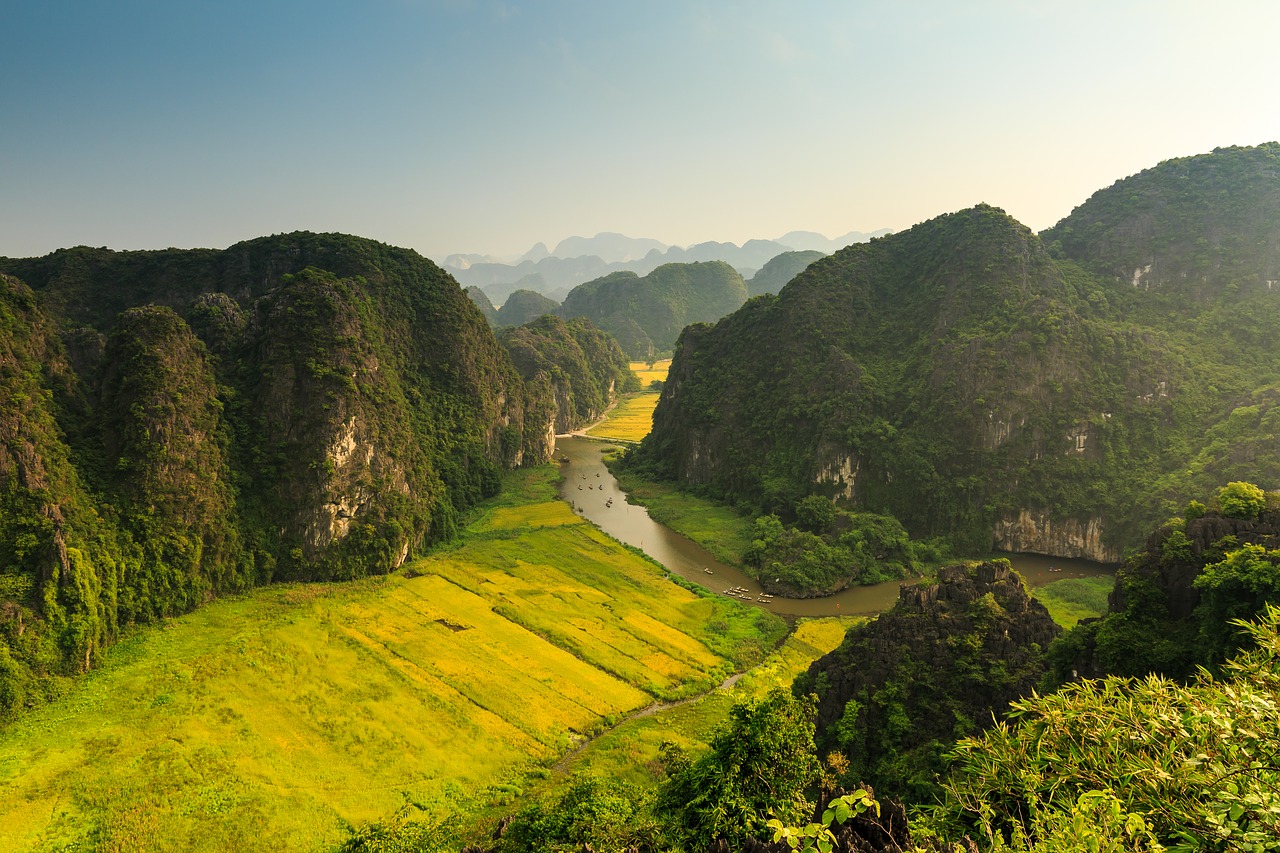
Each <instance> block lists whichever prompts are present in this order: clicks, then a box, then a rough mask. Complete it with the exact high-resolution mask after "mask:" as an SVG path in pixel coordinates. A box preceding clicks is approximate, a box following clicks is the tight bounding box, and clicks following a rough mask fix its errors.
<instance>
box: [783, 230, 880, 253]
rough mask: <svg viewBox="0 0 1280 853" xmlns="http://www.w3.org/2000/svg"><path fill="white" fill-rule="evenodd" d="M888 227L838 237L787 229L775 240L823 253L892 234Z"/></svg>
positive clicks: (851, 232)
mask: <svg viewBox="0 0 1280 853" xmlns="http://www.w3.org/2000/svg"><path fill="white" fill-rule="evenodd" d="M892 233H893V232H892V231H890V230H889V229H888V228H880V229H877V230H875V231H850V232H849V233H848V234H844V235H842V236H840V237H835V238H827V237H824V236H823V235H821V234H819V233H817V232H816V231H788V232H787V233H786V234H783V235H782V236H781V237H779V238H778V239H777V242H779V243H781V244H783V245H784V246H790V247H791V248H792V249H795V250H796V251H817V252H822V253H823V254H824V255H829V254H831V253H832V252H836V251H839V250H840V249H843V248H844V247H845V246H852V245H853V244H854V243H866V242H867V241H869V240H874V239H875V238H876V237H883V236H885V235H886V234H892Z"/></svg>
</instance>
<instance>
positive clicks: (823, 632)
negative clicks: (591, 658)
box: [548, 617, 864, 787]
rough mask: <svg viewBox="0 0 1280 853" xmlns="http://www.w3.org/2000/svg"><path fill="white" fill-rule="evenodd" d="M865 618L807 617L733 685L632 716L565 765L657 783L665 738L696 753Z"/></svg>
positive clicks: (834, 645)
mask: <svg viewBox="0 0 1280 853" xmlns="http://www.w3.org/2000/svg"><path fill="white" fill-rule="evenodd" d="M861 621H864V620H862V619H857V618H850V617H832V618H826V619H812V620H801V621H800V622H799V623H798V624H797V625H796V629H795V631H794V632H793V633H792V634H791V635H790V636H789V637H788V638H787V640H786V642H785V643H783V645H782V646H781V647H779V649H778V650H777V651H776V652H775V653H773V654H771V655H770V656H769V657H768V659H767V660H766V661H765V662H764V663H762V664H760V665H759V666H757V667H755V668H754V669H752V670H751V671H750V672H747V673H746V674H744V675H743V676H742V677H741V678H740V679H738V680H737V681H736V682H735V683H734V684H733V685H732V686H731V687H728V688H726V689H722V690H716V691H715V692H713V693H711V694H709V695H707V696H704V697H702V698H699V699H696V700H694V701H692V702H689V703H686V704H681V705H678V706H675V707H671V708H666V709H664V710H661V711H658V712H657V713H654V714H651V715H647V716H643V717H636V718H635V719H631V720H628V721H627V722H625V723H623V724H622V725H620V726H618V727H616V728H614V729H612V730H611V731H609V732H607V733H606V734H604V735H602V736H601V737H600V738H598V739H597V740H595V741H594V742H592V743H591V744H590V746H588V747H587V748H586V749H584V750H582V751H581V752H580V753H578V754H575V755H574V756H573V758H572V759H571V760H570V761H567V762H564V763H563V765H562V766H561V769H562V770H564V771H566V772H590V773H597V774H600V775H602V776H607V777H610V778H625V779H630V780H631V781H634V782H637V783H646V784H652V783H654V782H655V781H657V778H658V777H656V776H655V775H654V771H653V768H654V766H655V763H656V761H657V759H658V750H659V747H660V746H661V745H662V743H663V742H664V741H670V742H672V743H676V744H679V745H680V746H683V747H685V748H687V749H689V750H691V751H696V750H697V749H699V748H701V747H703V746H705V745H706V744H707V743H709V742H710V739H711V735H712V734H713V732H714V730H715V728H716V727H717V726H718V725H720V724H721V723H723V722H724V721H725V720H727V719H728V715H729V708H730V707H732V705H733V704H734V703H736V702H742V701H745V700H747V699H755V698H761V697H763V696H764V695H765V694H766V693H768V692H769V690H771V689H772V688H774V687H788V686H790V684H791V682H792V681H794V680H795V677H796V676H797V675H798V674H800V673H801V672H804V671H805V670H806V669H808V668H809V664H811V663H813V662H814V661H815V660H817V659H818V658H819V657H821V656H822V655H824V654H826V653H827V652H829V651H832V650H833V649H835V648H836V647H837V646H839V645H840V642H841V641H842V640H843V639H844V635H845V632H846V631H847V630H848V629H849V628H850V627H851V626H852V625H854V624H857V623H858V622H861ZM559 781H562V780H559V779H554V780H552V782H551V783H550V784H549V786H548V787H555V785H556V784H557V783H558V782H559Z"/></svg>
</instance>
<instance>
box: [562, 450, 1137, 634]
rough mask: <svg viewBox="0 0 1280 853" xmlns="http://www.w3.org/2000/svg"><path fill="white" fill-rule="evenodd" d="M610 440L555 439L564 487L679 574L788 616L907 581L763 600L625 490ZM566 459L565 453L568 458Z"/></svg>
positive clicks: (830, 610)
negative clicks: (606, 455) (607, 453)
mask: <svg viewBox="0 0 1280 853" xmlns="http://www.w3.org/2000/svg"><path fill="white" fill-rule="evenodd" d="M609 446H610V445H608V444H606V443H602V442H598V441H593V440H591V439H586V438H577V437H564V436H562V437H560V438H557V439H556V458H557V459H560V460H561V471H562V473H563V474H564V482H563V484H562V485H561V487H560V495H561V497H563V498H564V500H565V501H567V502H568V503H570V504H571V505H572V506H573V507H574V509H575V510H576V511H577V512H578V514H579V515H581V516H582V517H583V518H586V519H588V520H590V521H592V522H593V523H595V524H596V525H597V526H598V527H600V529H602V530H604V531H605V532H606V533H608V534H609V535H610V536H612V537H614V538H615V539H617V540H619V541H620V542H625V543H626V544H628V545H632V546H634V547H636V548H639V549H640V550H642V551H644V552H645V553H646V554H648V555H649V556H650V557H652V558H653V559H655V560H657V561H658V562H659V563H661V564H662V565H664V566H666V567H667V569H669V570H670V571H671V572H673V573H674V574H677V575H679V576H680V577H682V578H685V579H686V580H690V581H693V582H694V583H698V584H701V585H702V586H705V587H707V588H708V589H710V590H712V591H713V592H717V593H722V594H723V593H726V592H727V591H728V590H731V589H735V588H737V589H741V590H744V592H743V593H742V594H741V595H740V596H739V597H740V598H745V599H747V600H750V601H751V602H752V603H754V604H756V605H757V606H759V607H764V608H766V609H768V610H771V611H773V612H774V613H778V614H782V615H787V616H839V615H855V616H856V615H871V614H875V613H880V612H881V611H883V610H887V609H889V608H890V607H891V606H893V603H894V602H895V601H896V600H897V599H898V588H899V587H900V586H901V584H902V583H903V582H902V581H888V582H886V583H881V584H876V585H874V586H859V587H853V588H850V589H847V590H845V591H844V592H840V593H836V594H835V595H830V596H826V597H824V598H809V599H791V598H774V599H770V600H766V601H763V602H762V601H759V599H760V597H761V596H762V595H763V592H764V591H763V590H762V589H761V588H760V584H758V583H756V581H755V580H754V579H753V578H751V577H749V576H748V575H746V574H744V573H743V572H741V571H739V570H738V569H735V568H734V567H732V566H728V565H725V564H724V563H721V562H720V561H719V560H717V559H716V558H715V557H713V556H712V555H711V553H710V552H708V551H707V550H706V549H705V548H703V547H702V546H701V545H699V544H698V543H696V542H694V541H693V540H692V539H689V538H688V537H686V536H682V535H681V534H679V533H676V532H675V531H673V530H671V529H669V528H667V527H664V526H663V525H661V524H658V523H657V522H656V521H654V520H653V519H651V518H649V513H648V511H647V510H645V508H644V507H642V506H637V505H633V504H631V503H629V502H628V501H627V495H626V493H625V492H623V491H622V490H621V489H620V488H618V482H617V480H615V479H614V478H613V475H612V474H611V473H609V469H608V468H606V467H605V465H604V462H603V460H602V458H601V457H602V452H603V450H604V448H606V447H609ZM565 460H567V461H565ZM997 556H1003V557H1008V558H1009V560H1010V561H1011V562H1012V563H1013V567H1014V568H1015V569H1017V570H1018V571H1019V572H1020V573H1022V576H1023V577H1025V578H1026V579H1027V583H1028V584H1030V585H1031V586H1033V587H1034V586H1042V585H1044V584H1046V583H1050V582H1052V581H1055V580H1061V579H1063V578H1071V577H1089V576H1094V575H1106V574H1112V573H1113V572H1114V571H1115V570H1114V568H1112V567H1108V566H1103V565H1100V564H1098V563H1091V562H1088V561H1087V560H1070V559H1060V558H1057V557H1044V556H1042V555H1039V554H1000V555H997Z"/></svg>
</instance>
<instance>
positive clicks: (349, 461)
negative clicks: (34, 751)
mask: <svg viewBox="0 0 1280 853" xmlns="http://www.w3.org/2000/svg"><path fill="white" fill-rule="evenodd" d="M0 270H4V271H7V272H10V273H15V274H18V275H20V276H22V277H24V278H25V279H26V280H27V283H29V284H30V285H31V287H32V289H33V290H34V293H33V292H32V290H29V289H27V288H26V287H24V286H23V285H22V284H21V283H19V282H18V281H16V280H15V279H13V278H9V277H6V278H5V279H4V293H3V299H4V304H3V310H4V323H5V325H6V334H5V335H4V341H5V350H4V352H3V357H4V382H5V385H6V393H7V401H8V402H10V403H12V404H14V405H6V406H5V407H4V411H5V415H4V422H3V424H2V426H3V427H4V429H3V435H0V439H2V440H3V451H2V452H0V486H3V488H4V494H3V498H2V499H0V503H3V505H4V510H3V512H4V518H3V521H4V524H3V525H0V528H2V529H3V533H0V536H2V537H3V539H4V544H2V545H0V554H3V555H4V560H3V561H2V562H0V572H2V575H0V576H2V577H3V578H4V580H3V585H2V586H0V626H2V631H3V636H4V637H5V643H4V645H3V659H2V662H0V681H2V682H3V684H2V685H0V714H7V713H9V712H11V711H12V710H14V709H16V708H18V707H21V706H22V705H24V704H26V703H27V702H30V701H35V700H36V699H38V698H39V696H40V695H41V694H42V693H47V692H48V691H49V690H51V689H53V688H52V687H51V686H50V685H51V684H53V682H52V681H50V679H54V678H56V677H57V676H58V675H59V674H63V673H68V672H75V671H78V670H81V669H84V668H85V667H87V666H88V665H90V664H91V663H92V661H93V659H94V657H95V655H96V653H97V650H98V649H100V648H101V646H102V644H103V643H104V642H106V641H109V640H110V639H111V638H113V637H115V636H116V635H117V634H118V632H119V630H120V629H121V628H122V627H124V626H126V625H129V624H132V623H139V622H146V621H150V620H153V619H156V618H158V617H162V616H169V615H173V614H176V613H181V612H184V611H187V610H190V609H191V608H192V607H195V606H197V605H198V604H200V603H202V602H204V601H206V600H207V599H208V598H209V597H211V596H213V595H216V594H218V593H221V592H225V591H229V590H240V589H244V588H246V587H248V586H250V585H252V584H256V583H262V582H266V581H269V580H273V579H282V578H291V579H326V578H352V577H359V576H362V575H365V574H369V573H382V572H386V571H389V570H390V569H393V568H395V567H396V566H398V565H400V564H401V563H402V562H403V561H404V560H405V559H406V558H407V556H408V555H409V554H411V553H414V552H417V551H420V550H422V549H424V548H425V547H427V546H429V545H430V544H432V543H435V542H439V541H441V540H443V539H446V538H448V537H450V536H451V535H453V533H454V531H455V529H456V526H457V518H458V515H459V513H461V512H463V511H465V510H466V509H467V508H468V507H470V506H473V505H474V504H475V503H476V502H477V501H479V500H481V499H482V498H484V497H486V496H489V495H492V494H494V493H495V492H496V490H497V489H498V486H499V482H500V475H501V471H502V470H503V469H504V468H507V467H510V466H513V465H516V464H520V463H521V462H537V461H541V460H544V459H546V458H547V457H548V455H549V453H550V439H549V435H550V428H551V422H550V419H551V411H552V409H553V406H554V401H553V400H552V399H551V396H550V394H551V391H550V389H549V388H539V387H537V386H536V385H528V386H527V385H526V384H525V382H524V381H523V380H522V379H521V377H520V375H519V374H518V373H517V371H516V369H515V367H514V366H513V364H512V363H511V359H510V357H509V356H508V355H507V353H506V351H505V350H504V349H503V348H502V347H501V346H500V345H499V344H498V342H497V340H496V339H495V338H494V336H493V333H492V332H491V331H490V329H489V327H488V325H487V324H486V323H485V321H484V319H483V318H482V317H481V316H480V313H479V311H478V310H477V309H476V308H475V306H474V305H473V304H472V302H471V301H470V300H469V299H468V298H467V296H466V295H465V294H464V293H463V292H462V290H461V289H460V288H459V287H458V285H457V284H456V283H455V282H454V281H453V280H452V279H450V278H449V277H448V276H447V275H446V274H445V273H443V272H442V271H441V270H440V269H439V268H438V267H436V266H435V265H434V264H432V263H431V262H430V261H427V260H426V259H424V258H421V257H420V256H418V255H417V254H416V253H414V252H412V251H408V250H404V249H396V248H393V247H390V246H385V245H382V244H379V243H375V242H373V241H370V240H362V239H358V238H354V237H346V236H342V235H332V234H327V235H324V234H307V233H298V234H289V235H282V236H277V237H267V238H262V239H259V240H252V241H249V242H246V243H241V244H238V245H236V246H233V247H231V248H229V249H226V250H223V251H213V250H190V251H187V250H176V249H170V250H166V251H161V252H111V251H108V250H105V249H89V248H83V247H82V248H77V249H67V250H62V251H59V252H55V253H53V254H52V255H49V256H46V257H44V258H34V259H25V260H14V259H0ZM60 333H61V335H60ZM60 337H61V339H60ZM63 340H65V343H63ZM600 346H603V344H601V345H600ZM599 348H600V347H599V346H597V349H599ZM596 355H597V353H596V352H595V351H592V353H590V354H589V355H588V357H589V358H594V357H595V356H596ZM622 369H623V370H625V365H623V367H622ZM539 418H541V420H539ZM46 682H48V683H46Z"/></svg>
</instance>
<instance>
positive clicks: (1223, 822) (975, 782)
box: [934, 606, 1280, 851]
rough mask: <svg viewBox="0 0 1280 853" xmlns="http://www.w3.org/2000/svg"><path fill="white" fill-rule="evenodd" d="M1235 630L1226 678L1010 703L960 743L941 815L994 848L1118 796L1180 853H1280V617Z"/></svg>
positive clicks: (1083, 690) (1075, 690) (1083, 685)
mask: <svg viewBox="0 0 1280 853" xmlns="http://www.w3.org/2000/svg"><path fill="white" fill-rule="evenodd" d="M1235 625H1236V627H1238V628H1240V629H1241V630H1242V631H1243V632H1244V633H1245V634H1246V635H1247V636H1248V639H1249V641H1250V645H1251V646H1252V648H1251V649H1250V650H1249V651H1246V652H1242V653H1240V654H1238V655H1237V656H1236V657H1235V658H1233V659H1232V660H1231V661H1230V662H1228V663H1227V664H1226V665H1225V666H1224V667H1223V675H1222V677H1221V679H1215V678H1214V677H1213V676H1212V675H1210V674H1209V673H1207V672H1204V671H1202V672H1201V673H1200V675H1199V676H1198V677H1197V678H1196V679H1195V681H1194V682H1192V683H1191V684H1188V685H1181V684H1177V683H1175V682H1172V681H1169V680H1167V679H1164V678H1160V677H1157V676H1150V677H1148V678H1145V679H1127V678H1116V677H1109V678H1106V679H1103V680H1101V681H1085V682H1080V683H1076V684H1071V685H1068V686H1066V687H1064V688H1063V689H1062V690H1060V691H1059V692H1057V693H1054V694H1051V695H1048V696H1032V697H1031V698H1029V699H1025V700H1023V701H1021V702H1017V703H1015V704H1014V706H1013V708H1014V710H1013V712H1012V713H1011V714H1010V718H1009V720H1008V721H1007V722H1001V723H999V724H998V725H997V726H996V727H995V728H993V729H991V730H990V731H988V732H987V733H986V734H985V735H983V736H982V737H980V738H974V739H969V740H965V741H962V742H961V743H960V745H959V746H958V747H957V749H956V752H955V761H956V764H955V768H954V772H953V774H952V776H951V778H950V780H949V781H948V782H947V783H946V789H947V796H946V801H945V804H944V806H943V808H942V809H941V810H940V812H939V813H938V814H936V815H935V816H934V817H935V820H939V821H940V825H945V827H946V829H945V830H944V831H945V832H946V833H949V834H952V835H954V833H956V832H958V831H961V830H963V831H976V832H977V834H978V835H979V836H981V837H982V838H984V839H985V841H986V844H987V846H988V849H992V850H999V849H1004V848H1002V847H1001V844H1002V843H1003V842H1002V840H1001V835H1002V834H1004V833H1008V832H1010V831H1013V832H1015V833H1021V834H1022V835H1023V836H1027V835H1031V834H1034V833H1035V831H1036V827H1037V822H1043V821H1045V820H1055V821H1062V820H1063V819H1064V817H1065V816H1067V815H1070V814H1071V813H1072V812H1073V810H1075V809H1078V808H1080V807H1081V806H1082V803H1081V802H1080V798H1081V796H1082V795H1085V794H1089V793H1090V792H1100V793H1095V794H1094V796H1097V797H1099V799H1097V800H1095V801H1094V804H1095V805H1099V806H1101V805H1105V804H1106V803H1108V802H1111V801H1112V800H1114V801H1118V803H1120V804H1121V806H1122V808H1123V810H1124V811H1126V812H1129V813H1134V814H1139V815H1142V816H1143V818H1144V821H1145V822H1146V823H1147V824H1148V825H1149V826H1150V827H1151V831H1152V832H1153V833H1154V834H1155V836H1156V837H1157V838H1158V839H1159V840H1160V841H1161V842H1162V843H1164V844H1167V845H1171V846H1172V849H1174V850H1180V851H1209V850H1256V851H1267V850H1280V766H1277V761H1276V756H1277V754H1280V609H1278V608H1276V607H1272V606H1267V608H1266V609H1265V611H1264V612H1263V613H1262V614H1261V616H1260V618H1259V619H1258V621H1257V622H1255V623H1245V622H1237V623H1235ZM1124 828H1125V824H1123V823H1122V825H1121V826H1120V828H1119V831H1120V832H1123V831H1124ZM1116 837H1120V836H1119V835H1117V836H1116ZM1058 849H1065V848H1058ZM1073 849H1079V848H1073ZM1099 849H1115V848H1110V847H1103V848H1099ZM1125 849H1135V848H1125ZM1136 849H1147V848H1146V847H1138V848H1136Z"/></svg>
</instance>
